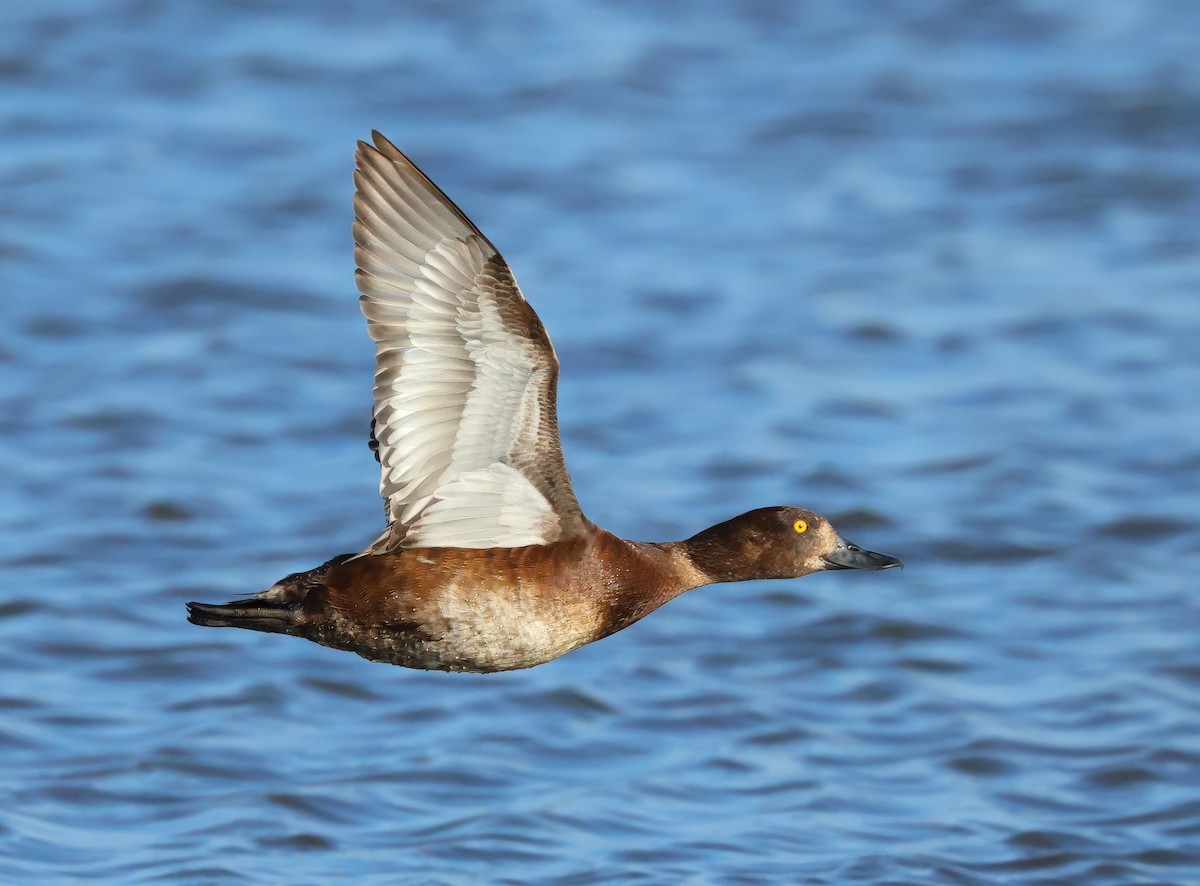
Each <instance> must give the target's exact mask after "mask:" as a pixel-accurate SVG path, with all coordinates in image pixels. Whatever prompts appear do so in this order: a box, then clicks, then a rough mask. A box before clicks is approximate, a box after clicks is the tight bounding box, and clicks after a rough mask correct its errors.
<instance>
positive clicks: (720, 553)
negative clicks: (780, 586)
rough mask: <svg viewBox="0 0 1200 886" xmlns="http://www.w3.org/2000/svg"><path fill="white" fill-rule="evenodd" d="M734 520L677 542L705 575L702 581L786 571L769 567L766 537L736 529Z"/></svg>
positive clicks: (743, 578) (770, 575) (749, 578)
mask: <svg viewBox="0 0 1200 886" xmlns="http://www.w3.org/2000/svg"><path fill="white" fill-rule="evenodd" d="M735 519H736V518H735ZM734 523H735V520H729V521H726V522H725V523H718V524H717V525H716V526H710V527H709V528H708V529H705V530H704V531H703V532H698V533H696V534H695V535H693V536H692V537H691V538H689V539H686V540H684V541H681V542H677V543H676V544H677V545H678V547H679V548H680V549H681V550H682V551H683V552H684V553H685V554H686V556H687V558H688V559H689V560H690V561H691V563H692V565H693V566H694V567H695V568H696V570H697V571H698V572H700V573H702V574H703V575H705V576H706V577H707V578H708V581H707V582H705V584H715V583H717V582H727V581H752V580H754V579H758V578H777V577H780V576H782V575H784V574H786V570H783V571H778V570H775V569H772V568H771V563H770V562H769V561H770V559H771V557H770V550H769V548H768V546H767V544H766V542H767V539H765V538H761V537H759V536H758V535H757V534H755V533H748V532H745V531H735V529H734V526H733V525H731V524H734ZM777 572H778V574H777Z"/></svg>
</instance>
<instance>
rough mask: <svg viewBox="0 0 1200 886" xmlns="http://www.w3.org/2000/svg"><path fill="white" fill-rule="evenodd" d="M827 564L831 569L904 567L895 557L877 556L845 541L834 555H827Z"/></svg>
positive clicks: (835, 550)
mask: <svg viewBox="0 0 1200 886" xmlns="http://www.w3.org/2000/svg"><path fill="white" fill-rule="evenodd" d="M825 562H826V563H828V564H829V568H830V569H870V570H872V571H874V570H876V569H891V568H892V567H893V566H899V567H901V568H903V567H904V564H903V563H901V562H900V561H899V560H897V559H896V558H895V557H889V556H888V555H887V554H877V553H875V552H874V551H864V550H863V549H862V548H860V547H859V546H858V545H855V544H851V543H850V542H848V541H843V542H842V543H841V544H839V545H838V546H837V547H836V548H835V549H834V551H833V553H832V554H826V555H825Z"/></svg>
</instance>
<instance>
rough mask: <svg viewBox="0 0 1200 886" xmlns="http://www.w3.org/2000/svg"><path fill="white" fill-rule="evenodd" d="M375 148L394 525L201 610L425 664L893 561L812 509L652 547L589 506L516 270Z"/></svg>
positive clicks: (480, 666) (500, 664)
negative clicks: (701, 595) (598, 520)
mask: <svg viewBox="0 0 1200 886" xmlns="http://www.w3.org/2000/svg"><path fill="white" fill-rule="evenodd" d="M372 137H373V141H374V144H366V143H365V142H359V143H358V151H357V154H356V169H355V172H354V184H355V194H354V214H355V220H354V243H355V249H354V257H355V261H356V263H357V265H358V271H357V273H356V274H355V279H356V282H357V284H358V290H359V292H360V293H361V297H360V299H359V301H360V304H361V307H362V312H363V314H364V315H365V316H366V318H367V329H368V331H369V333H370V335H371V338H372V339H373V340H374V341H375V387H374V392H373V393H374V408H373V412H374V421H373V422H372V438H371V448H372V449H373V450H374V451H375V453H376V457H377V458H378V460H379V463H380V468H381V477H380V484H379V488H380V492H381V494H382V495H383V499H384V503H385V510H386V514H387V528H386V529H385V530H384V532H383V534H382V535H380V536H379V538H377V539H376V540H375V541H374V542H373V543H372V544H371V545H370V546H369V547H368V548H367V549H366V550H364V551H363V552H361V553H358V554H343V555H341V556H338V557H334V558H333V559H332V560H329V561H328V562H326V563H324V564H322V565H321V566H318V567H317V568H315V569H312V570H309V571H308V572H298V573H295V574H293V575H289V576H287V577H286V578H284V579H282V580H280V581H278V582H276V583H275V584H274V585H272V586H271V587H269V588H267V589H266V590H265V591H263V592H261V593H259V594H256V595H254V596H252V597H249V598H246V599H243V600H240V601H234V602H232V603H224V604H210V603H189V604H188V620H189V621H191V622H192V623H193V624H197V625H204V626H207V627H234V628H246V629H248V630H252V631H265V632H268V633H276V634H291V635H292V636H296V637H303V638H305V639H308V640H312V641H313V642H316V643H320V644H321V645H323V646H331V647H334V648H336V649H346V650H349V651H351V652H356V653H358V654H359V655H361V656H363V657H365V658H368V659H371V660H373V661H380V662H387V663H390V664H395V665H401V666H404V667H410V668H424V669H428V670H444V671H474V672H491V671H505V670H513V669H517V668H528V667H532V666H534V665H539V664H543V663H544V662H548V661H551V660H553V659H555V658H558V657H559V656H561V655H563V654H565V653H567V652H570V651H571V650H573V649H578V648H579V647H580V646H583V645H585V644H587V643H591V642H593V641H595V640H599V639H601V638H602V637H607V636H608V635H609V634H613V633H615V632H617V631H619V630H621V629H622V628H625V627H628V626H629V625H631V624H633V623H634V622H635V621H637V620H638V619H640V618H642V617H643V616H645V615H648V614H649V613H651V612H653V611H654V610H655V609H657V608H658V607H660V606H662V605H663V604H664V603H666V602H668V601H669V600H671V599H673V598H675V597H677V596H679V595H680V594H682V593H683V592H684V591H688V590H691V589H693V588H698V587H701V586H702V585H708V584H713V583H716V582H732V581H749V580H752V579H787V578H798V577H800V576H803V575H808V574H810V573H813V572H823V571H827V570H831V569H869V570H879V569H889V568H891V567H895V566H900V565H901V563H900V561H899V560H897V559H896V558H895V557H889V556H887V555H886V554H878V553H875V552H873V551H867V550H863V549H862V548H860V547H858V546H856V545H854V544H851V543H850V542H849V541H847V540H845V539H844V538H842V537H841V536H840V535H839V534H838V532H837V530H835V529H834V528H833V526H832V525H830V523H829V521H828V520H826V519H825V518H824V517H822V516H820V515H819V514H816V513H813V512H812V511H810V510H806V509H804V508H797V507H768V508H759V509H757V510H753V511H749V512H748V513H745V514H742V515H740V516H738V517H734V518H733V519H731V520H728V521H726V522H724V523H720V524H718V525H716V526H713V527H710V528H708V529H705V530H703V531H702V532H699V533H697V534H696V535H693V536H692V537H691V538H688V539H686V540H684V541H673V542H638V541H629V540H627V539H623V538H619V537H618V536H616V535H613V534H612V533H610V532H607V531H606V530H604V529H602V528H600V527H599V526H597V525H596V524H594V523H592V522H591V521H590V520H589V519H588V518H587V517H586V516H585V515H584V513H583V511H582V510H581V509H580V507H579V502H578V501H577V500H576V499H575V492H574V490H573V489H572V488H571V479H570V477H569V476H568V475H567V470H566V466H565V464H564V462H563V454H562V446H561V444H560V442H559V435H558V417H557V387H558V357H557V356H556V355H555V353H554V347H553V345H551V343H550V337H549V336H548V335H547V334H546V328H545V327H544V326H543V325H542V322H541V321H540V320H539V319H538V317H537V314H535V313H534V311H533V308H531V307H530V306H529V303H528V302H526V301H525V298H524V296H523V295H522V294H521V290H520V289H519V288H518V287H517V282H516V280H515V279H514V277H513V274H512V271H510V270H509V267H508V263H507V262H505V260H504V258H503V257H502V256H501V255H500V253H499V251H498V250H497V249H496V247H495V246H493V245H492V242H491V241H490V240H488V238H487V237H486V236H484V234H483V233H482V232H481V231H480V230H479V229H478V228H477V227H475V225H474V224H472V222H471V220H470V219H468V218H467V216H466V215H465V214H463V212H462V210H460V209H459V208H458V207H457V206H455V205H454V203H453V202H451V201H450V199H449V198H448V197H447V196H446V195H445V194H443V193H442V191H441V190H440V189H439V188H438V186H437V185H435V184H434V183H433V182H432V181H430V180H429V178H428V177H426V176H425V174H424V173H422V172H421V170H420V169H418V168H417V167H416V165H415V164H414V163H413V162H412V161H411V160H409V159H408V158H407V157H405V156H404V154H402V153H400V151H399V150H397V149H396V147H395V146H394V145H393V144H392V143H391V142H389V141H388V140H387V139H386V138H384V137H383V136H382V135H380V134H379V133H378V132H376V133H372Z"/></svg>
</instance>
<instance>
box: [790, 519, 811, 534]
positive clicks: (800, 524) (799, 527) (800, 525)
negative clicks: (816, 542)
mask: <svg viewBox="0 0 1200 886" xmlns="http://www.w3.org/2000/svg"><path fill="white" fill-rule="evenodd" d="M792 528H793V529H795V530H796V531H797V532H808V524H807V523H805V522H804V521H803V520H797V521H796V522H795V523H793V524H792Z"/></svg>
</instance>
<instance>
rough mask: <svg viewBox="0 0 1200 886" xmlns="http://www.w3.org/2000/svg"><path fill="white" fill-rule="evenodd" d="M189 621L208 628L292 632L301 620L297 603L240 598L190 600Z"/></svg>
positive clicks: (277, 632) (188, 608)
mask: <svg viewBox="0 0 1200 886" xmlns="http://www.w3.org/2000/svg"><path fill="white" fill-rule="evenodd" d="M187 610H188V621H190V622H191V623H192V624H194V625H203V626H204V627H206V628H245V629H246V630H248V631H266V632H267V633H269V634H290V633H292V630H293V629H294V628H295V627H296V625H297V624H298V623H299V612H300V607H299V606H298V605H297V604H295V603H276V602H273V601H270V600H240V601H237V602H234V603H189V604H188V605H187Z"/></svg>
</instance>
